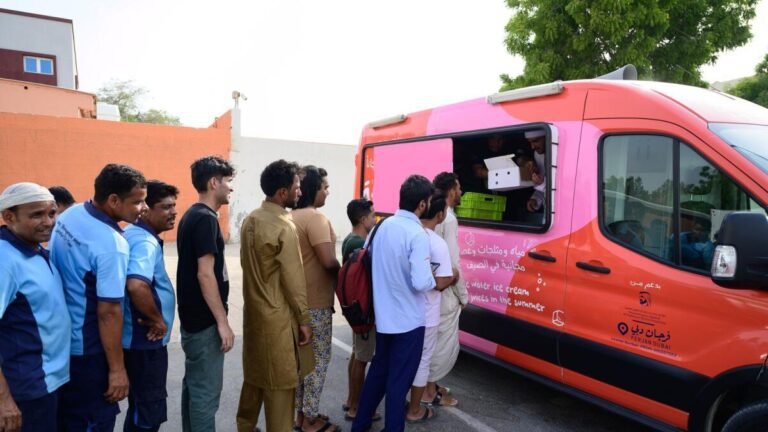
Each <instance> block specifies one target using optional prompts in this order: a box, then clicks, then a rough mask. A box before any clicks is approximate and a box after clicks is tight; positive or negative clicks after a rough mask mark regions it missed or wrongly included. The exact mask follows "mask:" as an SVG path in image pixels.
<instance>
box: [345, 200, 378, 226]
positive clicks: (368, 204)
mask: <svg viewBox="0 0 768 432" xmlns="http://www.w3.org/2000/svg"><path fill="white" fill-rule="evenodd" d="M371 210H373V201H371V200H368V199H366V198H359V199H353V200H352V201H350V202H349V203H347V217H348V218H349V222H350V223H352V226H355V225H357V224H359V223H360V220H361V219H362V218H364V217H366V216H368V215H369V214H371Z"/></svg>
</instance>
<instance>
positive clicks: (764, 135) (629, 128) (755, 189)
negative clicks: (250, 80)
mask: <svg viewBox="0 0 768 432" xmlns="http://www.w3.org/2000/svg"><path fill="white" fill-rule="evenodd" d="M526 132H539V133H529V134H528V136H533V135H542V134H543V135H544V137H545V147H544V152H543V154H541V153H539V154H538V156H537V155H535V154H533V153H535V152H533V153H532V151H531V144H529V141H528V140H527V139H526ZM501 156H505V157H507V158H508V159H509V160H510V161H512V162H514V164H511V163H510V164H507V167H506V168H502V169H507V172H509V171H511V172H512V174H514V176H515V177H519V179H518V180H519V185H518V186H519V187H513V188H501V189H499V188H494V187H493V185H491V187H490V188H489V184H491V183H492V181H491V182H489V179H488V176H489V175H491V176H493V175H506V174H505V173H504V172H499V171H498V170H496V171H494V170H491V169H489V168H488V164H487V163H485V161H486V160H487V159H491V158H495V157H501ZM536 158H539V160H541V159H543V160H544V162H545V164H544V172H543V173H541V172H537V171H539V170H537V169H536V168H535V165H533V164H531V163H530V162H531V160H533V159H536ZM356 164H357V177H356V181H357V193H358V194H359V195H364V196H367V197H369V198H370V199H372V200H373V201H374V202H375V205H376V209H377V210H378V211H379V212H382V213H384V214H387V213H394V212H395V210H396V209H397V208H398V191H399V185H400V183H401V182H402V181H403V180H404V179H405V177H406V176H408V175H410V174H414V173H418V174H422V175H425V176H426V177H428V178H432V177H433V176H434V175H436V174H437V173H439V172H442V171H454V172H456V173H458V175H459V179H460V182H461V184H462V188H463V189H464V190H465V191H466V193H465V196H464V198H463V202H462V204H461V206H460V207H459V209H461V210H460V211H458V212H457V213H458V214H459V223H460V233H459V238H460V240H459V241H460V247H461V265H462V272H463V276H464V279H465V282H466V284H467V287H468V289H469V292H470V296H471V301H470V304H469V305H468V306H467V307H466V309H465V310H464V312H463V313H462V317H461V331H462V332H461V343H462V346H463V348H464V349H465V350H466V351H469V352H471V353H474V354H476V355H480V356H482V357H485V358H487V359H489V360H491V361H494V362H497V363H500V364H503V365H505V366H507V367H510V368H512V369H514V370H516V371H518V372H520V373H523V374H524V375H527V376H528V377H531V378H533V379H536V380H539V381H541V382H544V383H546V384H548V385H552V386H554V387H557V388H559V389H562V390H564V391H566V392H567V393H570V394H572V395H576V396H578V397H581V398H584V399H586V400H588V401H591V402H594V403H596V404H599V405H602V406H603V407H605V408H607V409H609V410H612V411H615V412H618V413H621V414H623V415H626V416H629V417H632V418H634V419H636V420H637V421H639V422H642V423H644V424H647V425H650V426H652V427H654V428H657V429H660V430H691V431H720V430H725V431H729V432H730V431H745V430H750V431H751V430H761V431H762V430H768V371H766V362H768V218H767V217H766V208H767V207H768V110H766V109H764V108H762V107H759V106H757V105H754V104H752V103H749V102H746V101H744V100H741V99H738V98H736V97H733V96H730V95H728V94H724V93H721V92H717V91H714V90H707V89H702V88H695V87H688V86H683V85H675V84H667V83H659V82H647V81H636V80H626V81H625V80H610V79H593V80H581V81H569V82H555V83H551V84H545V85H542V86H536V87H530V88H525V89H518V90H512V91H508V92H503V93H497V94H494V95H491V96H489V97H488V98H484V99H476V100H470V101H467V102H462V103H458V104H454V105H448V106H444V107H438V108H434V109H430V110H426V111H420V112H416V113H413V114H408V115H403V116H398V117H395V118H391V119H385V120H383V121H380V122H375V123H372V124H369V125H368V126H366V127H365V128H364V129H363V133H362V138H361V143H360V148H359V152H358V155H357V160H356ZM518 167H519V168H520V171H519V172H515V170H516V169H518ZM531 167H533V168H531ZM526 169H528V171H526ZM530 169H533V171H534V172H537V173H538V174H539V175H541V176H543V177H544V183H543V186H540V187H539V188H538V190H540V191H541V193H542V194H543V196H544V200H543V205H542V207H541V208H540V209H539V210H538V211H531V209H530V208H528V207H527V203H528V201H529V200H530V198H531V197H532V195H533V193H534V192H535V191H536V189H534V188H533V187H530V186H531V182H530V181H528V180H526V179H527V178H529V177H530V174H531V173H530ZM510 175H511V174H510ZM718 232H719V236H718ZM750 424H752V425H753V426H754V425H756V426H755V427H756V428H754V429H749V426H748V425H750Z"/></svg>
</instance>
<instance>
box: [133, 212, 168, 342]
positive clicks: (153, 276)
mask: <svg viewBox="0 0 768 432" xmlns="http://www.w3.org/2000/svg"><path fill="white" fill-rule="evenodd" d="M125 239H126V240H128V245H129V246H130V248H131V255H130V257H129V258H128V279H138V280H141V281H144V282H145V283H146V284H147V285H149V287H150V288H151V289H152V297H153V298H154V300H155V306H157V309H158V310H159V311H160V313H162V315H163V321H165V325H166V326H167V327H168V332H167V333H166V334H165V337H164V338H163V340H162V341H155V342H150V341H149V340H148V339H147V327H144V326H142V325H140V324H139V322H138V319H139V318H141V319H145V318H146V317H145V316H144V314H142V313H141V312H139V310H138V309H137V308H136V307H135V306H134V304H133V302H131V301H126V302H125V303H124V304H123V348H126V349H156V348H161V347H163V346H165V345H168V341H169V340H170V339H171V328H172V327H173V317H174V314H175V312H176V295H175V294H174V291H173V284H172V283H171V278H169V277H168V273H167V272H166V271H165V262H164V261H163V241H162V240H161V239H160V237H158V236H157V234H156V233H155V231H154V230H153V229H152V227H150V226H149V225H147V224H146V223H144V222H143V221H139V222H138V223H136V224H135V225H129V226H128V228H126V229H125ZM126 300H128V299H126Z"/></svg>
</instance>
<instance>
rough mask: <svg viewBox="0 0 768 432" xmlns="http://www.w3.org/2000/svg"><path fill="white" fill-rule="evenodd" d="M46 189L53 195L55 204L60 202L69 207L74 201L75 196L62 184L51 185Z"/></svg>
mask: <svg viewBox="0 0 768 432" xmlns="http://www.w3.org/2000/svg"><path fill="white" fill-rule="evenodd" d="M48 191H50V192H51V195H53V199H54V201H56V204H61V205H63V206H65V207H69V206H71V205H72V204H74V203H75V197H73V196H72V194H71V193H70V192H69V191H68V190H67V188H65V187H64V186H51V187H49V188H48Z"/></svg>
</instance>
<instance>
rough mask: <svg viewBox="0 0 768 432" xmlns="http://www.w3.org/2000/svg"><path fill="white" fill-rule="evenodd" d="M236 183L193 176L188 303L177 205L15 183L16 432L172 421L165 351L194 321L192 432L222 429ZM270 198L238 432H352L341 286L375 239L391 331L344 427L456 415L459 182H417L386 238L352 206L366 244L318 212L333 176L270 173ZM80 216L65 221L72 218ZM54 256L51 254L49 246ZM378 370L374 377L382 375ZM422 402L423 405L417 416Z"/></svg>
mask: <svg viewBox="0 0 768 432" xmlns="http://www.w3.org/2000/svg"><path fill="white" fill-rule="evenodd" d="M234 175H235V169H234V167H233V166H232V165H231V164H230V163H229V162H228V161H226V160H224V159H222V158H219V157H216V156H208V157H204V158H201V159H199V160H197V161H195V162H194V163H193V164H192V166H191V177H192V184H193V186H194V188H195V189H196V191H197V193H198V200H197V202H196V203H195V204H194V205H192V206H191V207H190V208H189V209H188V210H187V211H186V212H185V213H184V215H183V216H182V218H181V220H180V221H179V224H178V233H177V248H178V257H179V259H178V267H177V269H176V288H175V290H174V287H173V285H172V282H171V278H170V277H169V275H168V272H167V270H166V268H165V264H164V260H163V240H162V239H161V237H160V234H161V233H163V232H165V231H169V230H172V229H174V228H175V225H176V216H177V211H176V199H177V197H178V194H179V189H178V188H177V187H176V186H174V185H170V184H167V183H164V182H162V181H159V180H149V181H147V180H146V179H145V178H144V176H143V174H142V173H140V172H139V171H137V170H135V169H133V168H131V167H129V166H125V165H117V164H109V165H107V166H105V167H104V168H103V169H102V171H101V172H100V173H99V174H98V176H97V177H96V179H95V182H94V192H93V197H92V199H90V200H88V201H86V202H84V203H81V204H75V203H74V199H73V197H72V195H71V194H70V193H69V192H68V191H66V189H64V188H61V187H55V188H51V189H50V190H49V189H46V188H44V187H43V186H40V185H37V184H34V183H28V182H24V183H17V184H14V185H11V186H9V187H8V188H6V189H5V190H4V191H3V193H2V194H1V195H0V212H1V214H2V218H3V221H4V223H5V225H3V226H2V227H0V254H2V257H3V259H1V260H0V432H16V431H35V432H38V431H46V432H48V431H62V432H84V431H95V432H100V431H112V430H114V428H115V422H116V416H117V414H118V413H119V407H118V402H119V401H121V400H123V399H126V398H127V400H128V409H127V412H126V415H125V421H124V424H123V430H124V431H157V430H159V429H160V427H161V425H162V424H163V423H164V422H165V421H167V406H166V399H167V390H166V379H167V373H168V350H167V344H168V342H169V340H170V333H171V329H172V327H173V320H174V316H175V312H176V308H177V306H178V316H179V320H180V332H181V346H182V350H183V352H184V356H185V363H184V378H183V383H182V395H181V403H182V407H181V408H182V409H181V411H182V428H183V430H184V431H185V432H186V431H206V432H207V431H214V430H215V429H216V426H215V420H216V412H217V410H218V408H219V400H220V396H221V391H222V387H223V379H224V355H225V353H227V352H228V351H230V350H231V349H232V347H233V345H234V338H235V336H234V332H233V330H232V328H231V326H230V324H229V320H228V317H227V313H228V306H227V305H228V296H229V275H228V271H227V266H226V261H225V259H224V248H225V242H224V237H223V235H222V232H221V229H220V226H219V221H218V213H217V212H218V210H219V209H220V208H221V207H222V206H223V205H226V204H228V202H229V195H230V193H231V192H232V190H233V189H232V186H231V184H232V180H233V176H234ZM260 186H261V189H262V191H263V192H264V194H265V196H266V199H265V200H264V202H263V203H262V205H261V206H260V207H259V208H258V209H256V210H254V211H253V212H252V213H251V214H250V215H249V216H248V217H247V218H246V219H245V220H244V222H243V224H242V226H241V235H240V238H241V242H242V244H241V248H240V263H241V266H242V269H243V298H244V310H243V384H242V390H241V394H240V402H239V407H238V410H237V418H236V423H237V429H238V431H240V432H253V431H255V430H258V428H257V427H256V424H257V422H258V418H259V414H260V412H261V409H262V407H263V408H264V412H265V421H266V429H267V431H269V432H285V431H290V430H296V431H304V432H316V431H321V432H322V431H327V432H333V431H340V430H341V427H340V426H339V425H336V424H333V423H332V422H331V421H330V418H329V416H328V415H326V414H323V413H321V412H320V411H319V405H320V403H319V402H320V400H321V397H322V391H323V387H324V383H325V378H326V374H327V370H328V366H329V364H330V361H331V338H332V321H331V318H332V314H333V313H334V309H333V305H334V287H335V284H336V278H337V275H338V272H339V269H340V268H341V265H342V263H343V262H345V261H346V258H347V257H349V255H350V254H351V253H352V252H353V251H354V250H356V249H358V248H360V247H363V246H364V245H366V241H367V239H368V235H369V233H371V231H372V230H374V229H375V230H376V231H377V232H376V234H375V237H373V238H374V240H373V244H371V245H369V247H370V250H371V254H372V267H373V268H372V272H373V297H374V309H375V316H376V326H375V329H374V330H372V331H371V332H369V333H367V334H354V341H353V353H352V356H351V358H350V360H349V364H348V378H349V391H348V395H347V399H346V401H345V403H344V404H343V409H344V418H345V419H346V420H349V421H351V422H352V430H353V431H366V430H369V429H370V428H371V426H372V423H373V422H375V421H379V420H381V419H382V415H381V414H380V413H378V412H377V411H376V409H377V407H378V405H379V404H380V402H381V401H382V399H384V398H386V414H385V419H384V423H385V428H386V430H387V431H402V430H403V429H404V424H405V422H406V421H408V422H422V421H427V420H429V419H431V418H433V417H434V416H435V415H436V413H437V412H436V410H435V408H436V407H438V406H454V405H456V404H457V403H458V401H457V399H455V398H454V397H453V396H452V395H451V392H450V390H449V389H448V388H445V387H442V386H440V385H439V384H438V380H440V379H442V378H444V377H445V376H446V375H447V374H448V373H449V372H450V370H451V369H452V368H453V365H454V364H455V362H456V358H457V356H458V351H459V343H458V318H459V314H460V312H461V309H462V308H463V307H464V306H465V305H466V303H467V292H466V289H465V287H464V284H463V281H462V279H461V273H460V271H459V249H458V223H457V220H456V216H455V214H454V212H453V208H454V207H455V206H456V205H458V204H459V203H460V199H461V186H460V184H459V181H458V179H457V177H456V175H455V174H453V173H448V172H445V173H441V174H439V175H438V176H437V177H436V178H435V179H434V182H431V181H429V180H428V179H426V178H424V177H422V176H418V175H414V176H411V177H409V178H408V179H406V180H405V182H404V183H403V184H402V185H401V189H400V205H399V207H400V209H399V210H398V211H397V212H396V213H395V214H394V215H393V216H391V217H389V218H387V219H385V220H384V221H382V222H380V223H378V224H377V223H376V216H375V212H374V208H373V203H372V202H371V201H369V200H367V199H365V198H361V199H355V200H352V201H350V202H349V204H348V205H347V215H348V217H349V220H350V223H351V224H352V232H351V233H350V234H349V235H348V236H347V237H346V238H345V239H344V241H343V243H342V256H341V263H340V262H339V259H338V257H337V256H336V241H337V238H336V234H335V231H334V229H333V227H332V226H331V223H330V221H329V220H328V218H327V217H326V216H325V215H323V213H322V212H320V211H319V209H320V208H322V207H323V206H324V205H325V202H326V198H327V196H328V194H329V183H328V173H327V172H326V171H325V170H324V169H322V168H318V167H315V166H312V165H307V166H303V167H301V166H299V165H297V164H296V163H291V162H286V161H284V160H278V161H275V162H273V163H271V164H269V165H268V166H267V167H266V168H265V169H264V170H263V172H262V174H261V179H260ZM65 209H66V211H64V210H65ZM46 244H47V246H46ZM369 363H370V368H369V370H368V373H367V374H366V368H367V366H368V364H369ZM409 391H410V402H409V403H407V404H405V401H406V397H407V395H408V392H409Z"/></svg>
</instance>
